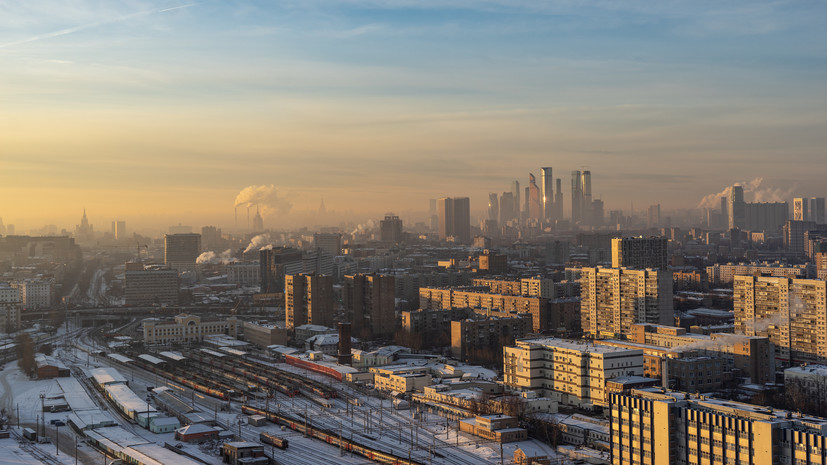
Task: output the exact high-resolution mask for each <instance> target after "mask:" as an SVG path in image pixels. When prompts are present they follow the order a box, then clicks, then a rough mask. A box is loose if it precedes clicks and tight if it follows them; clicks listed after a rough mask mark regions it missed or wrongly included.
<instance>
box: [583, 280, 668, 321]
mask: <svg viewBox="0 0 827 465" xmlns="http://www.w3.org/2000/svg"><path fill="white" fill-rule="evenodd" d="M580 299H581V301H580V306H581V307H580V308H581V310H580V311H581V313H580V316H581V325H582V328H583V331H584V332H586V333H589V334H591V335H592V336H594V337H617V336H619V335H625V334H629V333H630V331H631V329H632V325H634V324H635V323H654V324H661V325H670V324H672V323H673V317H674V311H673V308H672V274H671V273H669V272H667V271H656V270H651V269H647V270H631V269H627V268H600V267H598V268H583V269H582V270H581V277H580Z"/></svg>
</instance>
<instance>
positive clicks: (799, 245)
mask: <svg viewBox="0 0 827 465" xmlns="http://www.w3.org/2000/svg"><path fill="white" fill-rule="evenodd" d="M814 229H817V225H816V223H815V221H797V220H789V221H787V222H786V223H785V224H784V228H783V231H784V245H785V246H786V248H787V252H788V253H790V254H795V255H804V254H805V252H806V247H805V244H804V236H805V234H806V233H807V231H811V230H814Z"/></svg>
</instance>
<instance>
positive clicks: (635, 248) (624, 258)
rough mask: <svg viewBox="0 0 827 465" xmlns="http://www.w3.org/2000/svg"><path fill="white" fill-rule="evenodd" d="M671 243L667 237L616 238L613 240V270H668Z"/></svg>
mask: <svg viewBox="0 0 827 465" xmlns="http://www.w3.org/2000/svg"><path fill="white" fill-rule="evenodd" d="M668 244H669V241H668V240H667V239H666V238H665V237H660V236H651V237H643V236H640V237H623V238H620V237H616V238H613V239H612V267H613V268H623V267H625V268H637V269H646V268H652V269H656V270H664V271H665V270H666V268H667V265H668V264H669V253H668Z"/></svg>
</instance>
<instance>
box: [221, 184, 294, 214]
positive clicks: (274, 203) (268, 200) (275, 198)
mask: <svg viewBox="0 0 827 465" xmlns="http://www.w3.org/2000/svg"><path fill="white" fill-rule="evenodd" d="M253 205H256V206H258V207H259V208H260V211H261V214H262V215H267V214H269V213H271V212H275V213H278V214H280V215H286V214H288V213H290V210H291V209H292V208H293V204H292V203H290V201H289V200H287V198H285V197H283V196H280V195H279V194H278V191H277V189H276V186H274V185H273V184H270V185H269V186H255V185H254V186H247V187H245V188H244V189H242V190H241V192H239V193H238V195H237V196H236V197H235V204H234V206H235V207H236V208H238V207H247V209H248V212H249V208H250V207H251V206H253Z"/></svg>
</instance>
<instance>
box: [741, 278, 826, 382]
mask: <svg viewBox="0 0 827 465" xmlns="http://www.w3.org/2000/svg"><path fill="white" fill-rule="evenodd" d="M733 288H734V295H733V302H734V307H735V332H736V333H737V334H745V335H747V336H766V337H769V339H770V341H771V342H772V343H773V344H774V345H775V356H776V360H777V362H780V363H781V364H782V365H784V366H791V365H795V364H798V363H806V362H824V361H827V340H826V339H825V338H827V282H825V281H823V280H817V279H789V278H772V277H755V276H736V277H735V280H734V283H733Z"/></svg>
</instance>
